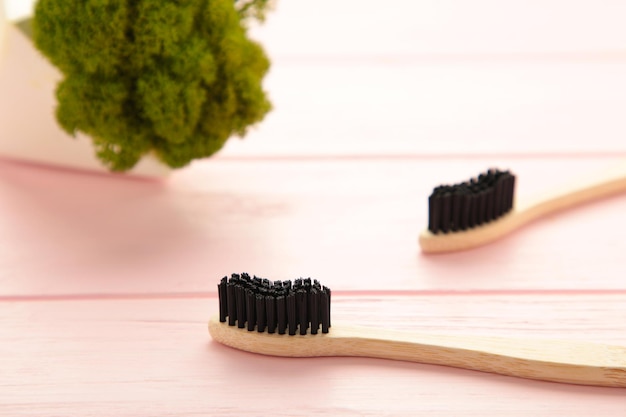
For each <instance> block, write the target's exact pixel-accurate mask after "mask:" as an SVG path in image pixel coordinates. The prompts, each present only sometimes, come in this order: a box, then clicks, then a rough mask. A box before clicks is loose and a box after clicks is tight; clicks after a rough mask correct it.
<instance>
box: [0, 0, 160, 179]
mask: <svg viewBox="0 0 626 417" xmlns="http://www.w3.org/2000/svg"><path fill="white" fill-rule="evenodd" d="M2 1H3V0H0V2H2ZM0 27H4V28H5V29H6V30H1V29H0V47H1V43H2V42H1V38H2V37H3V36H2V34H3V33H4V34H5V35H6V36H5V42H4V43H5V51H4V52H5V53H4V57H2V55H0V156H2V157H5V158H9V159H16V160H24V161H27V162H34V163H43V164H51V165H56V166H61V167H67V168H75V169H81V170H85V169H86V170H95V171H100V172H108V170H107V169H106V168H105V167H104V166H103V165H102V164H101V163H100V161H99V160H98V159H97V158H96V156H95V154H94V149H93V147H92V145H91V140H90V139H89V138H88V137H84V136H79V137H77V138H73V137H71V136H69V135H68V134H67V133H65V131H63V130H62V129H61V128H60V127H59V125H58V123H57V121H56V119H55V116H54V109H55V106H56V100H55V97H54V90H55V88H56V85H57V83H58V81H59V80H60V79H61V74H60V73H59V71H58V70H57V69H56V67H54V66H53V65H52V64H50V63H49V62H48V61H47V59H46V58H45V57H43V55H41V54H40V53H39V51H37V50H36V49H35V47H34V45H33V44H32V42H31V40H30V39H29V38H28V37H27V36H26V35H25V34H24V33H22V32H21V31H20V30H19V29H17V27H15V26H14V25H12V24H5V23H4V22H3V20H1V18H0ZM0 49H1V48H0ZM170 172H171V170H170V169H169V168H168V167H167V166H165V165H163V164H161V163H160V162H159V161H157V160H156V159H155V158H149V157H147V158H142V160H141V161H140V162H139V163H138V164H137V165H136V166H135V168H134V169H133V170H132V171H130V172H129V174H135V175H140V176H150V177H155V176H156V177H163V176H167V175H168V173H170Z"/></svg>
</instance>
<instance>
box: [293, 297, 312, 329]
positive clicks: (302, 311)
mask: <svg viewBox="0 0 626 417" xmlns="http://www.w3.org/2000/svg"><path fill="white" fill-rule="evenodd" d="M307 298H308V296H307V293H306V290H304V289H303V288H301V289H299V290H298V291H297V292H296V308H297V311H298V325H299V326H300V334H306V331H307V329H308V328H309V318H308V316H309V307H308V305H307V301H308V300H307Z"/></svg>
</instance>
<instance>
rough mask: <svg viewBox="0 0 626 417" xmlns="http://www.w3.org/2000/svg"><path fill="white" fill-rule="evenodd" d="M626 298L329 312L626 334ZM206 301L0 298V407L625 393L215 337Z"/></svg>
mask: <svg viewBox="0 0 626 417" xmlns="http://www.w3.org/2000/svg"><path fill="white" fill-rule="evenodd" d="M624 305H626V298H625V297H624V295H613V296H611V295H604V296H575V297H563V296H537V295H532V296H521V295H517V296H477V295H473V296H472V295H469V296H444V297H380V296H375V295H374V296H370V297H367V298H354V297H335V300H334V307H333V309H334V312H333V317H334V318H335V319H334V320H335V321H337V320H341V321H347V322H358V323H361V324H364V325H389V324H390V325H392V326H396V327H403V328H406V329H407V330H411V329H416V330H419V331H422V332H424V331H429V332H430V331H433V332H444V333H465V334H468V333H469V334H500V335H511V336H518V337H520V336H521V337H533V338H543V337H561V338H570V339H583V340H590V341H597V342H610V343H620V344H626V336H625V335H626V331H625V330H626V328H625V327H624V320H623V319H624V314H623V313H624V312H623V310H624ZM215 311H216V300H215V299H214V298H211V299H198V298H188V299H169V300H166V299H161V300H159V299H155V300H141V299H133V300H97V299H92V300H84V301H53V302H2V303H0V340H1V341H2V343H0V369H2V373H0V392H1V393H2V395H0V414H2V415H7V416H13V417H19V416H36V415H46V416H48V415H62V416H67V417H72V416H81V417H82V416H85V415H91V416H110V415H111V414H112V413H113V414H115V415H116V416H136V415H146V414H150V415H172V416H181V417H182V416H194V415H212V416H244V415H275V416H299V415H313V414H321V413H327V414H332V415H338V416H352V415H394V416H395V415H402V416H409V415H410V416H413V415H416V413H422V412H429V414H431V415H435V416H448V415H458V416H476V415H497V416H500V415H507V416H527V415H533V416H568V417H570V416H574V417H577V416H588V415H589V414H590V413H597V414H599V415H603V416H615V417H617V416H622V415H623V409H624V404H625V402H624V401H625V400H624V398H625V397H624V390H623V389H610V388H591V387H581V386H569V385H562V384H554V383H546V382H534V381H527V380H521V379H516V378H510V377H504V376H497V375H490V374H483V373H477V372H471V371H464V370H457V369H448V368H444V367H436V366H427V365H419V364H408V363H400V362H393V361H385V360H375V359H353V358H325V359H283V358H271V357H264V356H260V355H254V354H248V353H243V352H240V351H236V350H233V349H230V348H227V347H224V346H221V345H218V344H216V343H213V342H212V341H211V339H210V336H209V335H208V333H207V329H206V320H207V319H208V317H209V315H211V314H213V313H214V312H215Z"/></svg>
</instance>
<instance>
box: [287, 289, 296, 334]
mask: <svg viewBox="0 0 626 417" xmlns="http://www.w3.org/2000/svg"><path fill="white" fill-rule="evenodd" d="M297 320H298V314H297V310H296V293H295V292H293V291H290V292H289V294H288V295H287V326H288V327H289V335H290V336H293V335H295V334H296V328H297V327H298V322H297Z"/></svg>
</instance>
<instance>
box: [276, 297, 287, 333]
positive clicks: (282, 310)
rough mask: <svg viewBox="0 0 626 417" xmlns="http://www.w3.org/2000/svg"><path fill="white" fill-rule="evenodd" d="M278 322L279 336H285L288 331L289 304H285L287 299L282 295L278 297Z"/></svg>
mask: <svg viewBox="0 0 626 417" xmlns="http://www.w3.org/2000/svg"><path fill="white" fill-rule="evenodd" d="M276 322H277V323H276V324H277V325H278V334H285V330H286V329H287V304H285V297H284V296H282V295H279V296H278V297H276Z"/></svg>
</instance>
